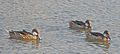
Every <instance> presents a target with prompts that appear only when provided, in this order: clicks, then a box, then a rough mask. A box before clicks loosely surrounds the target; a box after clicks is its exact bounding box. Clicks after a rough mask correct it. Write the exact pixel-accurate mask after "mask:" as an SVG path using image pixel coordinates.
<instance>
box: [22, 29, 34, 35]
mask: <svg viewBox="0 0 120 54" xmlns="http://www.w3.org/2000/svg"><path fill="white" fill-rule="evenodd" d="M22 33H23V34H25V35H28V34H29V35H32V33H30V32H27V31H26V30H24V29H23V31H22Z"/></svg>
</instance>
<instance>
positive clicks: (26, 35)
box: [9, 29, 39, 40]
mask: <svg viewBox="0 0 120 54" xmlns="http://www.w3.org/2000/svg"><path fill="white" fill-rule="evenodd" d="M32 33H33V34H32ZM32 33H30V32H27V31H25V30H23V31H9V35H10V37H9V38H10V39H17V40H37V39H39V36H38V32H37V30H36V29H33V30H32Z"/></svg>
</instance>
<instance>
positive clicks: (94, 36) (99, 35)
mask: <svg viewBox="0 0 120 54" xmlns="http://www.w3.org/2000/svg"><path fill="white" fill-rule="evenodd" d="M86 36H87V38H91V39H98V40H100V41H105V42H106V41H107V42H108V41H109V40H111V38H110V32H108V31H107V30H105V31H104V33H103V34H102V33H99V32H87V33H86Z"/></svg>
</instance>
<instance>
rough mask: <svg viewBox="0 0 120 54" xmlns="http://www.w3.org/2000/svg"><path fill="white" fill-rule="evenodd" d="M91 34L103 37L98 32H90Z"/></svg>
mask: <svg viewBox="0 0 120 54" xmlns="http://www.w3.org/2000/svg"><path fill="white" fill-rule="evenodd" d="M91 35H93V36H101V37H104V35H103V34H101V33H99V32H91Z"/></svg>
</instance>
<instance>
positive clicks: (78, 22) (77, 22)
mask: <svg viewBox="0 0 120 54" xmlns="http://www.w3.org/2000/svg"><path fill="white" fill-rule="evenodd" d="M73 22H74V23H75V24H78V25H84V26H85V23H84V22H82V21H77V20H76V21H73Z"/></svg>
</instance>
